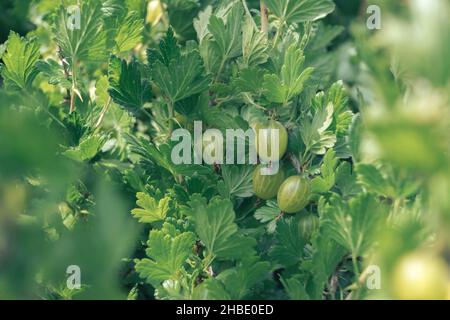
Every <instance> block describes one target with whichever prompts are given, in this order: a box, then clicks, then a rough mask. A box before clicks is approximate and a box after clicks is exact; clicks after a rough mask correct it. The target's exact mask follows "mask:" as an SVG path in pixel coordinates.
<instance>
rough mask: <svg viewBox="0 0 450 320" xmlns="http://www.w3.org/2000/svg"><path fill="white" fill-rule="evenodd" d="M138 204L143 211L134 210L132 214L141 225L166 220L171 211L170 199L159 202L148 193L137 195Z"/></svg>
mask: <svg viewBox="0 0 450 320" xmlns="http://www.w3.org/2000/svg"><path fill="white" fill-rule="evenodd" d="M137 198H138V200H137V201H136V204H137V205H138V206H139V207H141V208H142V209H133V210H131V214H132V215H133V216H134V217H135V218H137V219H139V222H141V223H153V222H156V221H162V220H164V219H165V218H166V215H167V212H168V211H169V201H170V198H168V197H164V198H163V199H161V200H159V202H158V201H157V200H156V199H155V198H153V197H151V196H150V195H148V194H147V193H143V192H139V193H137Z"/></svg>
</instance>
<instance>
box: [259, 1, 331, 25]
mask: <svg viewBox="0 0 450 320" xmlns="http://www.w3.org/2000/svg"><path fill="white" fill-rule="evenodd" d="M266 5H267V8H268V9H269V11H270V12H271V13H273V14H274V15H275V16H276V17H277V18H278V19H279V20H280V21H282V22H286V23H288V24H292V23H301V22H306V21H315V20H317V19H320V18H323V17H325V16H326V15H328V14H329V13H331V12H333V11H334V8H335V5H334V3H333V1H332V0H266Z"/></svg>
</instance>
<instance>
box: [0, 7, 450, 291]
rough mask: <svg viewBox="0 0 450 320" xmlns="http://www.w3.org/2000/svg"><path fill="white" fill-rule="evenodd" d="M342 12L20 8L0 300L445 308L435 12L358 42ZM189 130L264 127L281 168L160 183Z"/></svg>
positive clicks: (358, 31)
mask: <svg viewBox="0 0 450 320" xmlns="http://www.w3.org/2000/svg"><path fill="white" fill-rule="evenodd" d="M353 2H354V3H353V4H352V5H349V4H343V1H336V3H335V2H334V1H332V0H302V1H296V0H264V1H248V0H234V1H219V0H182V1H181V0H164V1H155V0H153V1H146V0H103V1H100V0H82V1H69V0H67V1H64V0H58V1H55V0H52V1H50V0H34V1H30V4H29V5H28V8H26V10H28V12H29V14H28V15H29V16H30V21H31V22H32V23H33V25H34V27H33V29H32V30H31V31H29V32H28V33H27V34H23V32H22V34H21V35H19V34H18V33H16V32H15V31H10V33H9V35H8V38H7V40H6V41H5V43H4V44H3V45H1V47H0V58H1V61H2V64H1V69H0V75H1V78H2V83H1V87H0V100H1V101H2V105H1V106H0V148H1V150H0V161H1V167H0V190H1V193H0V200H1V204H0V232H1V233H0V271H3V272H0V298H30V297H33V298H34V297H41V298H45V299H48V298H52V299H71V298H78V297H79V298H91V299H99V298H101V299H104V298H114V299H115V298H126V297H127V298H128V299H177V300H178V299H180V300H181V299H220V300H226V299H234V300H238V299H302V300H303V299H305V300H307V299H327V300H335V299H337V300H344V299H366V298H382V299H383V298H385V299H391V298H393V299H410V298H411V299H416V298H417V299H426V298H432V299H445V298H446V297H447V296H448V295H449V294H450V290H449V285H448V283H450V281H449V275H448V273H449V269H448V264H447V263H446V261H445V257H447V258H448V256H449V255H448V254H449V252H450V251H449V248H450V247H449V244H450V241H449V237H448V230H449V226H450V223H449V222H450V218H449V215H448V213H449V212H450V202H449V198H450V197H449V196H450V195H449V190H450V174H449V170H448V163H449V162H448V161H449V154H448V151H449V150H448V147H449V145H450V143H449V138H450V137H449V132H450V130H448V129H449V119H450V118H449V117H448V115H449V110H448V98H449V95H448V86H449V83H448V77H447V75H448V72H449V70H450V66H449V65H448V59H447V57H448V55H446V53H448V46H449V43H450V42H449V41H448V39H443V40H440V41H437V40H436V41H432V40H430V37H431V38H432V39H437V37H448V34H450V30H449V29H450V28H449V22H448V21H450V20H448V19H445V17H447V16H448V14H449V13H450V10H449V8H448V5H447V4H446V2H445V1H436V3H438V4H437V5H435V6H431V5H430V8H431V9H430V10H431V11H433V10H435V11H433V12H435V13H436V12H438V13H439V14H438V16H439V17H441V19H432V18H430V17H431V16H432V14H430V13H429V12H428V11H426V10H419V9H418V7H420V5H419V4H418V3H419V2H420V1H412V2H413V3H412V4H399V5H392V4H391V5H386V4H380V5H381V6H382V8H383V10H385V11H384V12H385V13H386V21H385V22H386V25H387V26H388V27H386V29H385V30H379V31H371V30H368V29H367V28H366V24H365V18H366V17H365V15H364V14H365V5H366V4H365V2H364V1H361V2H359V1H353ZM374 2H376V1H374ZM416 2H417V3H416ZM354 9H356V10H354ZM391 13H394V14H396V15H397V16H395V17H394V16H393V15H391ZM416 23H420V25H421V26H422V27H423V28H424V30H425V33H426V32H429V34H431V36H427V35H425V33H419V32H417V33H414V32H410V30H418V29H417V28H414V26H415V24H416ZM442 28H447V29H445V30H447V31H449V32H447V33H446V32H442V31H440V32H435V31H436V30H442ZM406 39H410V40H411V39H416V40H422V41H426V43H428V44H429V46H425V45H423V44H420V41H409V40H408V42H407V40H406ZM446 40H447V41H446ZM433 46H434V47H433ZM424 47H427V48H430V50H431V48H433V50H434V51H433V57H434V59H430V58H429V57H428V56H427V54H428V49H424ZM425 50H427V51H426V52H425ZM430 64H432V65H431V66H430ZM443 70H444V71H443ZM430 97H431V98H430ZM198 122H201V124H202V127H203V130H204V131H205V130H207V129H216V130H218V132H220V133H222V134H223V135H224V136H225V133H226V131H227V130H230V129H233V130H242V132H245V131H248V130H249V129H250V130H251V131H254V132H256V133H258V132H259V131H260V130H261V129H267V128H276V129H277V130H278V132H279V135H278V136H277V137H278V141H277V148H278V147H279V148H278V149H279V150H278V151H279V159H278V160H279V163H278V164H279V170H278V171H277V172H276V173H275V174H273V175H263V174H261V168H265V167H267V162H268V161H266V159H264V157H262V156H261V152H260V150H258V154H259V157H258V163H245V164H229V163H224V162H220V161H217V162H215V163H213V164H208V163H205V162H200V163H194V162H192V163H182V164H176V163H175V162H174V161H173V150H174V148H175V147H176V145H177V143H178V139H174V133H175V132H177V130H179V129H183V130H184V131H183V132H187V133H190V134H192V135H193V134H194V127H195V123H198ZM178 132H179V131H178ZM266 138H267V139H266V140H267V141H262V142H261V141H260V140H261V139H262V138H259V139H257V142H258V143H259V144H261V143H262V144H267V146H268V149H270V148H271V147H272V148H273V146H272V145H271V144H270V140H271V139H270V137H266ZM249 140H251V139H247V140H245V139H244V144H246V143H248V144H250V141H249ZM258 140H259V141H258ZM233 143H234V142H233ZM200 144H201V145H202V146H203V147H204V148H205V149H207V148H209V150H210V151H211V150H212V151H214V153H216V154H217V153H219V154H220V152H218V151H217V149H218V147H220V146H218V145H215V146H213V147H211V146H208V143H205V142H204V141H203V142H200ZM228 147H229V146H228V145H227V146H226V148H225V149H227V148H228ZM192 148H193V149H194V145H193V146H192ZM213 149H214V150H213ZM225 151H226V150H225ZM192 152H193V151H192ZM193 153H194V152H193ZM269 162H270V161H269ZM270 166H271V164H270V163H269V167H270ZM18 250H19V251H20V252H21V254H17V251H18ZM71 265H75V266H78V267H79V270H80V273H81V283H80V285H79V286H78V287H75V288H74V287H71V286H69V285H68V282H67V281H66V280H67V274H66V270H67V267H68V266H71ZM411 268H415V269H414V270H416V272H419V275H417V274H415V275H412V274H411ZM417 270H419V271H417ZM427 270H428V271H429V270H433V272H432V274H430V273H429V272H428V271H427ZM18 272H21V274H20V275H19V276H18V274H17V273H18ZM19 278H20V280H18V279H19Z"/></svg>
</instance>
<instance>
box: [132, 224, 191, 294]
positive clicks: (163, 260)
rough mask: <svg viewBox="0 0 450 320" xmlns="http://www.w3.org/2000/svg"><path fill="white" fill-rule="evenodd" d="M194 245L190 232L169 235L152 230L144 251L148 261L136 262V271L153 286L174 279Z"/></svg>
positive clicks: (145, 259)
mask: <svg viewBox="0 0 450 320" xmlns="http://www.w3.org/2000/svg"><path fill="white" fill-rule="evenodd" d="M194 244H195V235H194V234H193V233H191V232H185V233H180V234H178V235H171V234H166V233H165V232H164V231H162V230H152V231H151V232H150V236H149V239H148V242H147V246H148V248H147V250H146V251H145V252H146V254H147V256H148V257H149V258H150V259H147V258H144V259H142V260H137V262H136V271H137V272H138V273H139V276H140V277H141V278H143V279H145V280H146V281H147V282H148V283H150V284H152V285H153V286H158V285H160V284H161V282H163V281H165V280H168V279H175V277H176V274H177V273H178V272H179V271H180V269H181V268H183V266H184V264H185V262H186V260H187V259H188V258H189V256H190V255H191V254H192V252H193V247H194Z"/></svg>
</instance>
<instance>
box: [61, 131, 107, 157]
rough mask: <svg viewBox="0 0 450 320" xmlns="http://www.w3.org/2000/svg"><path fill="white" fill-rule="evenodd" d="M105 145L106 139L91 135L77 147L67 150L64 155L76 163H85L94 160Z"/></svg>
mask: <svg viewBox="0 0 450 320" xmlns="http://www.w3.org/2000/svg"><path fill="white" fill-rule="evenodd" d="M104 143H105V137H104V136H100V135H90V136H87V137H85V138H83V139H82V140H81V142H80V144H79V145H78V146H77V147H74V148H70V149H68V150H66V151H65V152H64V153H63V154H64V155H65V156H66V157H68V158H70V159H73V160H75V161H79V162H83V161H88V160H91V159H92V158H94V157H95V156H96V155H97V154H98V153H99V151H100V149H101V148H102V146H103V144H104Z"/></svg>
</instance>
